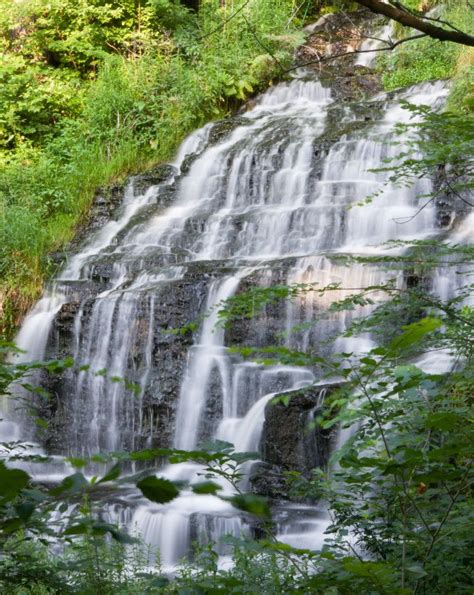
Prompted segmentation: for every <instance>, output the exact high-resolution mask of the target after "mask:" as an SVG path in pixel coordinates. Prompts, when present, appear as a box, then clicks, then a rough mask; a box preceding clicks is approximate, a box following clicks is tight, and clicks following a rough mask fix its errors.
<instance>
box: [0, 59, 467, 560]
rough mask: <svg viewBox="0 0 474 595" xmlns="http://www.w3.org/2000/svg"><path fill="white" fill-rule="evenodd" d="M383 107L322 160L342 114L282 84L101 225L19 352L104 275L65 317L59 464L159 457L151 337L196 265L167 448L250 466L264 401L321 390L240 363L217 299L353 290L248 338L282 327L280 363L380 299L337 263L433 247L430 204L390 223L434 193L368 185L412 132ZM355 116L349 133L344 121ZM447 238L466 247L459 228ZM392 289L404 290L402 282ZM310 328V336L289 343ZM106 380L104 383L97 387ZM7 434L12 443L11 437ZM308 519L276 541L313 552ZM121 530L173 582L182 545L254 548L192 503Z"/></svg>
mask: <svg viewBox="0 0 474 595" xmlns="http://www.w3.org/2000/svg"><path fill="white" fill-rule="evenodd" d="M367 55H368V54H367ZM445 95H446V88H445V86H444V85H443V84H441V83H434V84H431V83H429V84H424V85H421V86H419V87H417V88H414V89H412V90H410V91H408V92H406V93H405V94H404V95H403V96H404V97H408V98H409V99H410V100H411V101H412V102H419V103H429V104H431V105H436V104H437V103H438V102H440V101H442V100H443V98H444V97H445ZM376 104H377V105H379V104H382V107H381V108H380V109H381V116H380V118H379V120H378V122H376V123H375V124H374V125H371V126H369V127H368V128H366V129H364V131H363V132H362V133H361V134H355V135H353V136H341V137H339V138H338V140H337V141H336V142H334V143H333V144H332V146H331V147H330V149H329V151H328V152H327V153H326V154H322V155H321V154H320V153H319V145H318V138H319V137H320V136H321V135H322V134H323V133H324V132H325V131H326V126H327V122H328V112H329V111H330V110H331V109H333V108H334V107H335V106H334V105H333V103H332V99H331V94H330V91H329V90H328V89H326V88H324V87H322V86H321V84H320V83H319V82H318V81H317V80H314V79H313V80H302V79H296V80H294V81H292V82H289V83H283V84H281V85H278V86H276V87H274V88H272V89H270V90H269V91H268V92H267V93H266V94H265V95H263V96H262V97H261V99H260V101H259V102H258V103H257V105H256V107H255V108H254V109H253V110H251V111H250V112H248V113H247V114H245V116H243V117H242V123H241V124H240V125H239V126H238V127H236V128H235V129H234V130H233V131H232V132H231V133H230V134H229V135H228V136H227V137H226V138H225V139H223V140H221V141H219V142H217V143H215V144H212V143H210V141H209V138H210V133H211V132H212V126H210V125H208V126H206V127H205V128H204V129H203V130H201V131H198V132H197V133H195V134H194V135H192V136H191V137H190V138H189V139H187V140H186V141H185V143H184V144H183V146H182V148H181V149H180V151H179V153H178V156H177V158H176V160H175V163H174V165H175V167H176V168H177V172H178V173H177V174H176V175H173V176H171V178H170V179H169V180H168V181H166V182H164V183H163V184H161V185H159V186H154V187H151V188H150V189H149V190H148V191H147V192H145V193H144V194H141V195H139V196H135V193H134V186H133V181H132V183H131V185H130V186H129V187H128V189H127V191H126V192H125V196H124V202H123V206H122V209H121V211H120V213H119V217H118V219H117V220H116V221H111V222H110V223H109V224H107V225H106V226H104V228H103V229H102V230H101V231H100V232H99V233H98V234H97V235H96V236H95V237H93V238H92V239H91V241H90V243H89V244H87V245H86V246H85V247H84V248H83V250H82V251H81V252H80V253H79V254H78V255H77V256H75V257H73V258H72V259H71V261H70V262H69V263H68V265H67V266H66V267H65V269H64V271H63V272H62V274H61V275H60V278H59V279H58V280H57V282H56V283H55V288H54V289H53V290H52V291H51V293H50V294H47V295H46V296H45V297H44V298H43V300H41V302H39V304H38V306H37V307H36V308H35V310H33V311H32V313H31V315H30V316H29V317H28V318H27V319H26V321H25V324H24V326H23V328H22V330H21V332H20V334H19V337H18V341H19V343H20V344H21V345H22V346H23V348H25V349H26V350H27V352H28V353H27V355H26V358H31V359H39V358H41V357H43V356H44V355H45V354H46V353H48V354H54V344H55V338H56V337H58V336H59V335H58V334H57V333H58V331H57V330H55V328H54V321H55V317H56V315H57V313H58V311H59V310H60V309H61V308H62V306H63V305H64V304H66V303H68V300H69V299H70V297H69V294H68V293H67V292H65V291H62V289H61V288H62V287H64V286H66V287H67V286H68V284H71V283H77V284H83V285H85V283H86V282H88V281H94V279H95V276H96V272H95V271H96V269H97V267H100V266H103V265H107V266H108V267H109V268H108V271H109V278H108V281H107V282H106V286H105V287H104V288H102V291H100V292H99V293H98V294H97V295H95V296H94V297H92V298H91V297H90V295H87V294H86V296H85V297H84V298H83V299H82V300H81V302H80V306H79V307H78V309H77V313H76V314H75V322H74V328H73V332H74V346H73V347H74V350H75V352H74V355H75V359H76V360H77V362H78V364H91V368H90V369H84V370H82V371H81V372H79V373H72V374H71V375H70V376H69V377H68V379H67V382H68V384H67V387H68V390H69V391H70V394H69V396H68V399H69V400H68V407H69V408H70V410H71V411H72V419H73V420H74V423H73V424H72V426H71V428H70V432H69V435H68V436H67V452H68V454H76V455H77V454H92V453H94V452H97V451H99V450H115V449H124V448H136V447H140V445H146V446H153V445H154V444H155V441H156V440H157V436H156V428H157V427H158V424H159V423H162V421H161V420H160V419H159V415H160V414H161V413H160V411H161V410H160V409H157V407H156V405H157V404H160V403H161V400H162V399H164V398H165V397H163V396H162V395H163V394H165V389H166V388H167V387H166V386H162V385H160V384H159V382H158V380H157V378H160V376H159V374H160V372H161V371H162V368H163V367H165V366H166V365H169V362H168V363H165V362H164V361H162V360H160V359H157V353H158V354H161V353H163V352H161V351H158V347H157V342H158V338H159V337H160V335H159V333H160V329H158V328H156V326H155V325H156V320H157V316H158V314H159V313H160V309H161V308H162V303H167V302H166V301H165V300H166V298H167V296H168V295H176V296H178V295H179V294H178V293H173V292H176V291H177V290H176V289H175V288H176V287H180V284H183V283H185V282H187V280H188V275H189V274H190V273H189V271H192V270H194V269H192V267H193V266H194V265H196V264H197V263H199V265H200V266H201V267H203V268H202V270H203V271H204V272H203V273H201V276H200V277H199V278H198V281H197V282H196V281H193V282H195V283H197V284H196V285H195V289H194V291H193V292H192V293H193V295H191V298H190V300H191V301H192V299H194V298H195V301H196V303H197V306H195V309H196V312H194V311H193V312H191V313H190V316H189V318H192V317H193V316H197V315H198V314H199V313H201V314H204V313H205V312H208V314H209V315H208V316H207V317H205V318H204V319H203V321H202V323H201V326H200V330H199V331H198V332H197V333H196V335H195V340H194V344H193V346H192V347H191V348H190V349H189V350H188V354H187V362H186V365H185V367H184V372H183V377H182V378H181V383H180V389H179V391H178V392H177V394H176V395H175V398H176V399H177V406H176V411H175V412H174V413H173V412H172V413H170V414H169V415H170V419H169V420H168V423H169V424H171V423H173V415H174V433H173V443H174V445H175V446H176V447H178V448H182V449H190V448H194V447H196V446H197V445H198V444H199V442H200V441H201V440H202V439H205V438H210V437H215V438H218V439H221V440H226V441H229V442H233V443H234V444H235V446H236V448H237V450H258V448H259V446H260V440H261V435H262V429H263V424H264V418H265V407H266V405H267V403H268V402H269V401H270V400H271V398H272V397H273V396H274V395H275V394H281V393H282V392H284V391H288V390H294V389H296V388H300V387H302V386H307V385H309V384H311V383H312V382H314V381H315V376H314V372H313V371H311V370H305V369H301V368H290V367H285V366H275V367H273V368H265V367H264V366H259V365H255V364H247V363H244V362H242V361H241V360H240V359H239V358H237V357H235V356H232V355H231V354H230V353H229V351H228V349H227V347H226V335H225V332H224V329H223V328H219V327H217V328H216V326H215V323H216V321H217V319H218V310H219V308H218V305H219V304H220V303H221V302H222V300H224V299H226V298H229V297H230V296H232V295H234V294H235V293H236V292H237V291H238V290H239V287H240V285H241V283H242V282H243V280H246V279H249V278H251V277H252V278H254V281H253V284H260V285H262V286H269V285H271V284H274V283H276V282H282V281H283V282H288V283H301V282H304V283H317V284H318V285H317V287H324V286H325V285H327V284H329V283H334V282H336V283H337V282H339V283H341V287H343V288H347V289H346V291H345V292H344V291H336V292H329V293H325V294H324V295H317V294H314V293H307V294H305V295H302V296H301V297H298V298H297V299H295V300H294V301H292V302H291V303H290V304H289V305H288V306H287V309H286V311H283V312H281V313H280V316H281V319H279V320H277V321H276V322H275V321H274V320H273V319H272V317H271V315H269V320H268V321H266V320H265V317H264V320H263V323H259V322H258V321H255V322H254V323H251V325H250V326H251V329H250V330H251V334H250V337H251V339H252V340H255V341H257V343H260V344H261V345H265V344H266V343H268V342H271V341H272V340H274V335H272V334H271V332H270V330H269V329H270V328H271V324H277V326H278V329H277V330H278V331H279V332H286V337H285V339H284V340H283V343H284V344H286V345H287V346H288V347H296V348H298V349H307V348H309V347H315V346H319V345H320V343H321V342H322V341H323V340H324V339H326V338H327V337H328V336H331V335H334V334H336V333H338V332H340V331H342V330H344V328H346V326H347V325H348V324H349V323H350V321H351V319H352V317H353V316H354V315H360V314H361V313H364V310H361V309H359V310H358V311H355V312H349V313H347V312H346V313H333V314H330V315H325V314H324V313H325V312H326V311H327V309H328V307H329V305H330V304H331V303H332V302H333V301H335V300H337V299H340V298H341V297H344V296H345V295H347V291H348V290H352V291H354V290H356V291H357V290H358V289H360V288H363V287H365V286H367V285H368V284H377V283H381V282H383V281H385V280H387V278H388V276H389V274H388V272H386V271H383V270H380V269H378V268H376V267H374V266H363V265H355V266H351V267H345V266H343V265H342V264H336V263H335V262H333V261H332V260H331V255H332V254H334V253H339V254H340V253H351V254H354V253H367V252H368V253H381V252H382V251H385V250H386V248H385V247H384V246H382V244H383V243H384V242H386V241H387V240H390V239H395V238H397V239H410V238H414V237H416V238H420V237H425V236H429V235H432V234H436V233H437V231H438V230H437V228H436V222H435V215H436V213H435V208H434V206H429V207H427V208H426V209H424V210H423V211H422V212H421V213H420V214H419V215H417V216H416V217H414V218H413V219H411V220H407V222H406V223H404V224H403V225H400V224H399V223H397V220H398V219H400V218H405V219H406V218H410V216H411V215H413V214H415V213H416V211H417V209H418V208H419V207H418V203H417V201H416V198H415V195H416V193H417V192H425V191H426V190H427V187H426V185H425V186H423V184H421V183H420V185H419V186H418V187H417V188H415V189H406V188H395V187H393V186H391V185H387V186H384V181H385V178H386V175H385V174H383V173H371V172H368V171H367V170H368V169H371V168H377V167H380V166H382V165H383V163H384V159H386V158H387V157H392V156H395V155H396V154H397V152H399V151H401V150H402V149H403V147H402V146H400V145H392V144H390V141H391V140H392V139H393V135H392V126H393V123H394V122H396V121H406V120H407V119H408V117H409V114H408V113H407V112H406V111H405V110H402V109H401V108H400V104H399V100H398V99H387V98H384V97H382V96H380V97H378V98H375V100H374V103H373V109H374V110H376V109H378V108H377V105H376ZM369 108H370V109H372V105H370V104H369ZM349 111H350V109H349ZM348 118H349V120H350V119H351V118H352V116H351V114H350V113H349V115H348ZM354 118H355V116H354ZM193 155H194V161H193V162H192V164H191V165H190V167H189V170H188V171H187V172H186V173H184V174H180V172H179V170H180V168H181V167H182V165H183V164H184V162H185V160H186V158H187V157H190V156H193ZM173 184H176V189H173V188H174V187H173V188H172V186H173ZM170 189H171V190H172V191H173V192H174V193H175V199H174V201H173V204H172V206H170V207H168V208H166V209H164V208H162V207H156V206H155V204H157V200H158V199H159V198H160V196H162V194H164V193H165V192H168V191H171V190H170ZM376 191H379V192H380V196H378V197H377V198H376V199H374V201H373V202H372V203H370V204H368V205H366V206H364V207H355V206H354V205H356V204H357V203H358V202H359V201H363V200H364V199H365V198H366V197H367V196H368V195H370V194H372V193H374V192H376ZM350 206H352V207H353V208H348V207H350ZM141 215H143V216H141ZM457 233H458V236H459V237H461V236H462V237H463V238H464V237H467V236H468V231H465V230H464V229H463V228H460V230H459V231H458V232H457ZM454 237H456V236H454ZM110 263H111V264H110ZM397 282H398V283H400V284H402V283H403V278H402V276H400V277H399V278H398V279H397ZM352 291H351V292H352ZM56 296H60V297H56ZM176 299H178V298H176ZM375 299H382V296H381V295H380V296H377V295H376V296H375ZM180 307H181V306H180ZM170 316H172V314H171V313H170ZM315 319H318V324H314V320H315ZM160 320H161V319H160ZM267 322H268V324H267ZM312 322H313V324H312ZM170 324H171V325H172V322H170ZM305 324H306V327H305V328H304V329H303V330H298V331H295V332H293V331H292V328H293V327H295V326H298V325H305ZM55 333H56V334H55ZM252 333H253V334H252ZM269 333H270V334H269ZM52 335H53V336H54V338H52ZM157 337H158V338H157ZM160 340H161V339H160ZM344 341H345V343H344ZM371 345H372V342H371V339H370V337H361V338H358V339H357V340H356V341H352V342H351V341H350V340H343V341H342V342H341V341H340V342H339V343H338V344H337V346H336V347H337V348H338V349H340V350H347V349H350V350H351V351H356V352H363V351H364V350H368V349H370V347H371ZM438 364H439V361H438ZM101 369H105V370H107V374H106V375H102V374H99V375H98V374H97V373H96V372H97V370H101ZM112 376H119V377H122V378H123V377H131V378H132V379H135V380H136V381H138V383H139V385H140V393H139V396H138V400H137V397H136V396H134V394H133V393H131V392H130V391H129V390H128V389H127V387H126V386H125V385H124V384H123V383H121V382H113V381H112V380H111V379H110V377H112ZM64 398H66V396H65V397H64ZM145 419H146V421H144V420H145ZM4 423H6V422H4ZM8 427H10V426H8ZM160 427H163V424H162V425H161V426H160ZM5 428H6V426H5ZM0 429H1V428H0ZM10 429H11V428H10ZM13 430H14V433H15V432H16V434H15V435H18V428H17V427H15V428H13ZM13 430H12V431H13ZM158 438H159V437H158ZM201 472H202V469H201V468H200V467H199V466H197V465H193V464H180V465H171V466H168V467H166V468H165V469H163V470H162V471H161V473H160V475H162V476H165V477H168V478H170V479H174V480H178V479H179V480H185V481H188V482H191V483H193V482H196V481H199V473H201ZM223 487H224V486H223ZM224 489H227V490H229V487H228V486H227V487H224ZM313 512H314V511H312V510H308V511H307V513H308V514H306V512H305V510H303V511H302V512H301V511H300V514H299V516H298V519H297V520H296V521H293V520H292V519H291V515H288V518H287V521H285V520H283V521H282V522H281V523H280V525H279V529H278V534H279V536H280V537H281V539H282V540H284V541H287V542H288V543H294V544H296V545H303V544H304V545H303V546H304V547H310V548H318V547H320V545H321V544H322V541H323V539H324V529H325V527H326V524H327V523H326V521H325V519H324V518H323V517H324V515H323V516H319V517H318V518H317V519H314V514H313ZM130 526H131V528H133V529H134V530H137V531H138V532H140V533H141V534H142V535H143V536H144V538H145V540H146V541H147V542H148V543H150V544H151V546H152V549H153V552H156V551H157V550H159V551H160V555H161V559H162V563H163V565H164V566H165V567H166V568H167V569H173V568H174V567H175V565H176V564H177V563H178V562H179V560H180V559H181V558H183V557H184V556H186V555H187V553H188V551H189V547H190V543H191V541H192V539H198V540H199V541H201V543H204V542H205V540H206V539H215V540H219V538H220V537H221V536H222V535H223V534H225V533H231V534H233V535H239V534H241V533H244V534H245V533H247V532H248V528H247V527H246V524H245V522H244V521H243V520H242V519H241V518H240V517H239V515H238V514H237V512H236V511H235V509H233V508H232V507H231V506H230V504H228V503H227V502H224V501H222V500H220V499H219V498H216V497H214V496H198V495H195V494H194V493H192V492H191V491H185V492H183V493H182V494H181V495H180V497H179V498H177V499H175V500H173V501H172V502H170V503H169V504H167V505H163V506H159V505H150V504H147V503H145V502H143V503H141V504H140V505H139V506H138V508H136V510H135V511H134V513H133V517H132V520H131V521H130ZM222 553H224V552H222Z"/></svg>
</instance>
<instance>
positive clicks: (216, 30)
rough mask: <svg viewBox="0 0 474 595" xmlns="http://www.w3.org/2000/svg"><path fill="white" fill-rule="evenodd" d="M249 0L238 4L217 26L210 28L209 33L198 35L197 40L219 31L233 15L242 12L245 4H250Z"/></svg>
mask: <svg viewBox="0 0 474 595" xmlns="http://www.w3.org/2000/svg"><path fill="white" fill-rule="evenodd" d="M250 2H251V0H246V2H244V3H243V4H242V6H240V8H238V9H237V10H236V11H234V12H233V13H232V14H231V15H229V16H228V17H227V18H226V19H224V20H223V21H222V23H221V24H220V25H219V26H217V27H216V28H215V29H212V31H210V32H209V33H206V34H205V35H201V37H198V38H197V41H202V40H203V39H206V38H207V37H210V36H211V35H214V33H217V32H218V31H221V30H222V29H223V28H224V27H225V26H226V25H227V23H228V22H229V21H231V20H232V19H233V18H234V17H235V16H237V15H238V14H239V12H242V11H243V9H244V8H245V7H246V6H247V4H250Z"/></svg>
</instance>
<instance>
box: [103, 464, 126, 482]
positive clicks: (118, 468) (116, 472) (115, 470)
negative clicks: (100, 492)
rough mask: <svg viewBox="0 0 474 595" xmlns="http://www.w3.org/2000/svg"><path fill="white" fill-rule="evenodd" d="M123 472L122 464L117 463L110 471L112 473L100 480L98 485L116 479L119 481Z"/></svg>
mask: <svg viewBox="0 0 474 595" xmlns="http://www.w3.org/2000/svg"><path fill="white" fill-rule="evenodd" d="M121 472H122V467H121V465H120V463H116V464H115V465H114V466H113V467H112V469H110V471H109V472H108V473H106V474H105V475H104V477H102V478H101V479H99V481H98V482H97V483H105V482H106V481H113V480H114V479H117V478H118V477H120V473H121Z"/></svg>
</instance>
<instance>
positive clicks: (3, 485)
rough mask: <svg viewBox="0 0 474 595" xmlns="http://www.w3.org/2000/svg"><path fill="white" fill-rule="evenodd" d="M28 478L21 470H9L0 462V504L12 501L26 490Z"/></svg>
mask: <svg viewBox="0 0 474 595" xmlns="http://www.w3.org/2000/svg"><path fill="white" fill-rule="evenodd" d="M29 481H30V476H29V475H28V473H26V472H25V471H22V470H21V469H9V468H8V467H7V466H6V465H5V463H4V462H3V461H0V503H1V504H5V503H6V502H10V501H11V500H14V499H15V498H16V496H18V494H19V493H20V492H21V490H23V488H26V486H27V485H28V483H29Z"/></svg>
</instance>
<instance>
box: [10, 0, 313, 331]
mask: <svg viewBox="0 0 474 595" xmlns="http://www.w3.org/2000/svg"><path fill="white" fill-rule="evenodd" d="M1 8H4V10H3V12H2V11H1V10H0V13H1V17H0V42H1V45H2V53H1V55H2V58H1V60H2V62H1V63H0V81H1V82H2V85H0V87H1V90H0V246H1V248H0V274H1V278H2V282H1V284H0V303H2V311H3V320H2V323H3V324H2V326H3V331H11V329H12V326H13V325H14V323H15V321H16V317H17V316H18V314H20V313H21V311H22V310H24V308H25V306H27V305H28V304H29V303H30V300H31V299H32V298H34V297H36V295H37V294H38V291H39V290H40V288H41V284H42V281H43V278H44V276H45V274H47V273H48V266H47V259H46V255H47V253H48V252H50V251H53V250H58V249H60V248H61V247H62V246H64V245H65V244H66V243H67V242H68V240H70V238H71V236H72V235H73V233H74V228H75V227H76V226H77V225H78V224H79V223H80V222H81V220H82V219H83V217H84V215H85V214H86V213H87V210H88V208H89V206H90V203H91V200H92V196H93V193H94V191H95V189H96V188H97V187H98V186H103V185H105V184H107V183H110V182H112V181H113V180H116V179H117V178H121V177H123V176H125V175H127V174H129V173H131V172H134V171H137V170H138V169H143V168H144V167H145V166H146V165H149V164H152V163H156V162H159V161H162V160H165V159H169V158H170V157H171V156H172V155H173V153H174V151H175V150H176V148H177V146H178V145H179V143H180V142H181V141H182V140H183V138H184V137H185V136H186V134H188V133H189V132H191V131H192V130H194V129H196V128H197V127H199V126H200V125H203V124H204V123H205V122H207V121H209V120H210V119H214V118H217V117H222V116H224V115H226V114H227V113H228V112H229V110H232V109H233V108H234V107H235V106H236V105H238V104H239V103H240V102H241V101H242V100H243V99H245V98H247V97H248V96H249V94H251V93H254V92H256V91H258V90H260V89H261V88H264V87H265V85H266V84H267V83H268V82H269V81H270V80H271V79H272V77H274V76H275V74H277V73H278V72H279V71H280V70H281V68H282V67H284V66H285V64H287V63H288V61H289V60H290V59H291V53H292V50H293V48H294V47H295V45H296V44H297V43H298V42H299V40H300V38H299V37H298V36H295V35H294V31H293V22H292V18H291V17H293V20H294V19H295V18H297V16H298V11H296V12H295V10H294V7H293V3H292V2H291V1H290V0H285V1H284V2H279V3H278V4H277V5H275V4H274V3H273V2H270V0H255V1H252V2H251V3H247V4H246V3H245V2H244V0H239V2H234V10H235V12H236V13H237V10H238V9H239V8H242V10H239V12H238V13H237V14H236V15H235V16H234V17H233V18H231V19H229V20H227V18H228V17H229V14H228V12H226V10H224V9H223V8H221V7H220V3H219V1H218V0H206V1H205V2H202V3H201V7H200V10H199V12H197V13H195V12H191V11H189V10H187V9H186V8H185V7H184V6H182V5H181V3H180V2H178V1H177V0H176V1H174V0H173V1H171V0H149V1H145V2H135V1H131V0H121V1H120V2H117V3H113V4H110V3H107V2H105V1H103V0H81V2H73V1H72V0H70V1H69V0H68V1H67V2H62V1H61V2H59V1H54V2H46V1H45V0H34V1H33V0H31V1H29V2H21V3H11V2H9V0H2V3H1ZM302 8H303V7H302ZM17 288H19V289H17ZM0 330H1V329H0Z"/></svg>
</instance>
